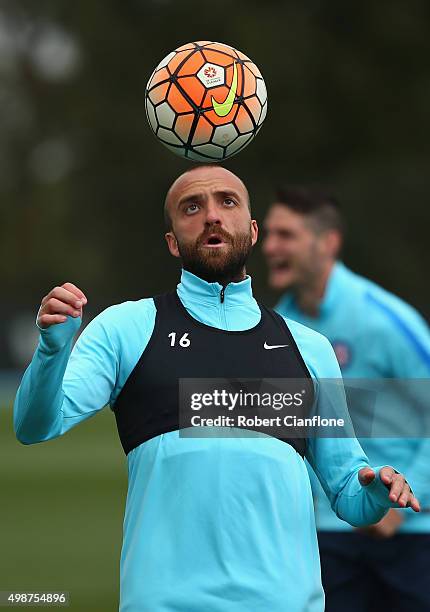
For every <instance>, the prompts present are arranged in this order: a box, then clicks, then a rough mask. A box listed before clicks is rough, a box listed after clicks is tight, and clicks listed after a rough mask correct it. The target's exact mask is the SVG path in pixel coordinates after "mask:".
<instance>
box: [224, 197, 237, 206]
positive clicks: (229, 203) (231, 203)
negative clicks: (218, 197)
mask: <svg viewBox="0 0 430 612" xmlns="http://www.w3.org/2000/svg"><path fill="white" fill-rule="evenodd" d="M224 204H225V205H226V206H228V207H229V208H232V207H233V206H236V202H235V201H234V200H232V198H225V200H224Z"/></svg>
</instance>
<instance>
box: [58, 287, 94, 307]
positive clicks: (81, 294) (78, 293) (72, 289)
mask: <svg viewBox="0 0 430 612" xmlns="http://www.w3.org/2000/svg"><path fill="white" fill-rule="evenodd" d="M61 286H62V287H63V288H64V289H67V291H70V292H71V293H74V294H75V295H76V297H77V298H78V299H80V300H82V302H83V303H84V304H86V303H87V301H88V300H87V298H86V297H85V294H84V292H83V291H81V290H80V289H79V287H76V285H74V284H73V283H64V284H63V285H61Z"/></svg>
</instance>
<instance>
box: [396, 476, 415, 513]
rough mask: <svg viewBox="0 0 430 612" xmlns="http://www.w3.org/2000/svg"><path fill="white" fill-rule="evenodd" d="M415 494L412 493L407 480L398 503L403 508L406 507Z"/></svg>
mask: <svg viewBox="0 0 430 612" xmlns="http://www.w3.org/2000/svg"><path fill="white" fill-rule="evenodd" d="M412 497H413V495H411V488H410V486H409V485H408V483H407V482H405V486H404V487H403V491H402V493H401V495H400V496H399V499H398V501H397V503H398V504H399V506H400V507H401V508H406V506H407V505H408V503H409V502H410V501H411V500H412Z"/></svg>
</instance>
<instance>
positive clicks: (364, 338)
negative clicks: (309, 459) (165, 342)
mask: <svg viewBox="0 0 430 612" xmlns="http://www.w3.org/2000/svg"><path fill="white" fill-rule="evenodd" d="M275 310H276V311H277V312H278V313H279V314H281V315H283V316H285V317H290V318H292V319H294V320H295V321H299V322H300V323H302V324H303V325H306V326H308V327H310V328H312V329H314V330H316V331H318V332H319V333H321V334H324V335H325V336H326V337H327V338H328V339H329V340H330V342H331V343H332V345H333V347H334V350H335V352H336V354H337V356H338V359H339V363H340V364H341V370H342V375H343V377H344V378H352V379H356V380H355V381H353V383H351V384H353V385H354V386H355V384H356V383H358V379H363V382H364V383H365V379H369V380H371V379H381V378H385V379H389V378H393V379H402V383H401V385H400V387H395V386H394V385H393V393H392V394H391V396H390V395H389V394H387V395H386V396H384V398H385V397H386V401H385V405H383V406H382V410H383V414H379V415H377V417H378V422H380V423H382V424H384V419H385V424H386V428H387V431H392V430H395V429H396V428H397V433H395V434H394V435H395V436H396V437H392V438H391V437H380V438H368V437H366V438H364V437H363V438H360V443H361V445H362V447H363V448H364V450H365V451H366V454H367V455H368V457H369V459H370V462H371V463H374V464H385V463H387V464H388V465H394V466H395V467H396V469H398V470H399V471H400V472H402V473H403V474H406V475H407V478H408V482H409V483H410V485H411V486H412V489H413V491H414V493H415V495H416V496H417V497H418V498H419V500H420V502H421V508H422V512H420V513H418V514H417V513H415V512H413V510H411V509H410V508H408V509H405V510H402V512H403V513H404V519H405V520H404V522H403V524H402V525H401V527H400V531H404V532H430V439H429V437H428V436H429V435H430V430H429V428H428V422H429V415H428V414H422V415H421V417H422V420H423V421H424V422H425V423H427V427H426V431H425V430H424V429H423V431H422V436H423V437H421V438H406V439H405V438H404V434H403V433H402V429H403V431H405V430H406V431H408V430H409V431H410V427H411V423H410V422H407V420H408V419H410V418H411V415H412V414H413V412H412V408H413V407H412V406H411V402H414V401H415V402H416V403H417V405H418V403H419V410H421V411H423V410H425V409H426V408H427V412H428V411H430V405H429V403H428V400H427V401H425V402H423V400H422V396H423V392H425V390H426V388H427V390H428V391H430V380H429V381H428V382H429V384H428V386H427V383H426V382H424V384H423V380H421V381H416V384H414V383H413V381H411V383H410V384H407V383H406V381H407V379H429V378H430V333H429V328H428V325H427V324H426V322H425V321H424V320H423V319H422V317H421V316H420V315H419V314H418V313H417V311H416V310H414V309H413V308H412V307H411V306H409V305H408V304H406V303H405V302H404V301H402V300H401V299H399V298H398V297H396V296H395V295H393V294H392V293H389V292H388V291H385V290H384V289H382V288H381V287H379V286H378V285H376V284H375V283H373V282H371V281H370V280H368V279H366V278H364V277H362V276H359V275H357V274H355V273H354V272H352V271H351V270H349V269H348V268H347V267H346V266H345V265H344V264H342V263H341V262H337V263H336V264H335V266H334V268H333V270H332V273H331V275H330V278H329V282H328V285H327V289H326V292H325V295H324V298H323V300H322V303H321V306H320V312H319V316H318V317H317V318H313V317H309V316H306V315H305V314H304V313H303V312H302V311H301V310H300V309H299V307H298V305H297V303H296V302H295V300H294V297H293V296H292V295H289V294H285V295H284V296H283V297H282V299H281V300H280V302H279V303H278V305H277V306H276V307H275ZM346 384H347V383H346ZM364 386H366V385H365V384H364ZM396 389H397V391H396ZM399 390H400V395H399ZM427 397H428V395H427ZM405 406H407V408H406V407H405ZM351 409H352V408H351ZM394 421H396V422H394ZM376 431H380V432H382V433H383V435H386V434H385V433H384V431H385V430H384V428H383V427H380V428H378V429H377V430H376ZM357 435H358V436H360V434H359V433H358V432H357ZM312 485H313V489H314V494H315V497H316V516H317V527H318V529H322V530H335V531H337V530H344V529H348V530H349V529H351V527H350V525H348V524H347V523H345V522H344V521H341V520H339V518H338V517H337V516H336V515H335V514H334V512H333V511H332V510H331V508H330V504H329V503H328V500H327V498H326V496H325V495H324V493H323V491H322V489H321V487H319V485H318V483H317V481H316V480H315V482H314V479H312Z"/></svg>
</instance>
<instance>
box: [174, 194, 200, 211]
mask: <svg viewBox="0 0 430 612" xmlns="http://www.w3.org/2000/svg"><path fill="white" fill-rule="evenodd" d="M203 199H204V196H203V194H202V193H190V195H186V196H183V197H182V198H181V199H180V200H179V202H178V204H177V206H178V208H179V206H181V205H182V204H185V203H186V202H191V201H192V200H203Z"/></svg>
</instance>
